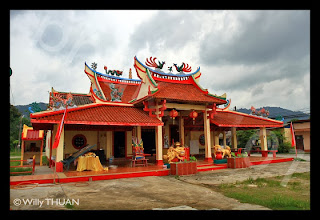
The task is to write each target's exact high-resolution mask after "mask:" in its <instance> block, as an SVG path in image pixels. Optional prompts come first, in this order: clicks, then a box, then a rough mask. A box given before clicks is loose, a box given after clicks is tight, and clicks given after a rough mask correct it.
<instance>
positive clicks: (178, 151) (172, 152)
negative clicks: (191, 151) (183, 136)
mask: <svg viewBox="0 0 320 220" xmlns="http://www.w3.org/2000/svg"><path fill="white" fill-rule="evenodd" d="M180 145H181V144H180V142H176V143H175V147H174V146H173V145H171V146H170V147H169V149H168V152H167V155H163V159H165V160H166V159H168V163H170V162H171V161H172V160H173V159H175V158H177V159H179V160H180V161H183V160H184V158H185V149H184V147H181V146H180Z"/></svg>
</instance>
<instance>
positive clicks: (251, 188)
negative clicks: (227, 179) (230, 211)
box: [219, 172, 310, 210]
mask: <svg viewBox="0 0 320 220" xmlns="http://www.w3.org/2000/svg"><path fill="white" fill-rule="evenodd" d="M283 179H284V176H278V177H272V178H258V179H256V180H253V179H252V178H250V177H249V178H248V179H247V180H245V181H243V182H237V183H235V184H221V185H220V186H219V191H221V192H222V193H223V194H224V195H226V196H228V197H231V198H235V199H237V200H239V201H240V202H244V203H251V204H258V205H262V206H265V207H268V208H270V209H274V210H310V172H307V173H294V174H292V175H291V177H290V178H289V181H288V183H287V184H286V185H284V184H281V183H282V181H283Z"/></svg>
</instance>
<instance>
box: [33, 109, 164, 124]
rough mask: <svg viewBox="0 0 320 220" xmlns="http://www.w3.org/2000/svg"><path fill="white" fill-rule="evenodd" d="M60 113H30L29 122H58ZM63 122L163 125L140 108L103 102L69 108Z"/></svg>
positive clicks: (61, 112) (61, 113)
mask: <svg viewBox="0 0 320 220" xmlns="http://www.w3.org/2000/svg"><path fill="white" fill-rule="evenodd" d="M62 115H63V111H57V112H47V113H43V114H36V115H31V123H32V124H37V123H47V124H48V123H58V122H59V121H60V120H61V118H62ZM65 124H85V125H118V126H137V125H143V126H158V125H163V123H162V122H161V121H160V120H158V119H157V118H153V117H150V116H149V115H148V113H147V112H144V111H143V110H141V109H138V108H135V107H132V106H120V105H118V106H111V105H105V104H92V105H87V106H82V107H78V108H72V109H69V110H68V112H67V115H66V119H65Z"/></svg>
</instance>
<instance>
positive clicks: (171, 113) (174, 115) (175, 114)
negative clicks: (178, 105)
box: [169, 109, 178, 124]
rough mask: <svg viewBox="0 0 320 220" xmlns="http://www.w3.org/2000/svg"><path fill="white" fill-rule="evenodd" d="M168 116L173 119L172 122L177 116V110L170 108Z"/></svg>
mask: <svg viewBox="0 0 320 220" xmlns="http://www.w3.org/2000/svg"><path fill="white" fill-rule="evenodd" d="M169 116H170V117H171V118H172V119H173V124H174V119H175V118H176V117H177V116H178V112H177V111H176V110H175V109H172V110H171V111H170V112H169Z"/></svg>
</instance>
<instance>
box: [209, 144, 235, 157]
mask: <svg viewBox="0 0 320 220" xmlns="http://www.w3.org/2000/svg"><path fill="white" fill-rule="evenodd" d="M218 152H221V153H222V158H224V156H225V155H227V157H228V158H231V149H230V147H229V146H226V149H223V148H222V147H221V146H220V145H215V146H214V147H213V155H214V157H216V154H217V153H218Z"/></svg>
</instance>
